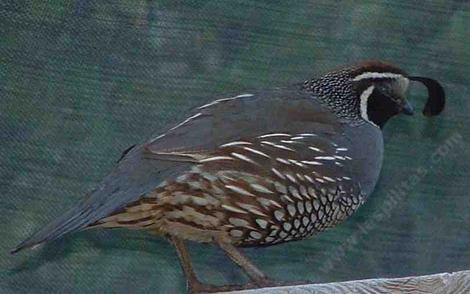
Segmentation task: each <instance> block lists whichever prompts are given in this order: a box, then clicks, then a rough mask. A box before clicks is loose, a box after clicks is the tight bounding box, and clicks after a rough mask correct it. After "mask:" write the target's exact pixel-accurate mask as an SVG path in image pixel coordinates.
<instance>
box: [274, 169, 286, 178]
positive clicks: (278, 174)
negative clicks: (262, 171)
mask: <svg viewBox="0 0 470 294" xmlns="http://www.w3.org/2000/svg"><path fill="white" fill-rule="evenodd" d="M271 171H272V172H273V173H275V174H276V176H278V177H279V178H281V179H283V180H285V179H286V177H285V176H284V175H283V174H281V173H280V172H279V171H278V170H277V169H275V168H274V167H273V168H271Z"/></svg>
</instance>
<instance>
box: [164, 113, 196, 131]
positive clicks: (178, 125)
mask: <svg viewBox="0 0 470 294" xmlns="http://www.w3.org/2000/svg"><path fill="white" fill-rule="evenodd" d="M201 115H202V114H201V113H196V114H195V115H193V116H191V117H188V118H187V119H185V120H184V121H183V122H181V123H179V124H177V125H176V126H174V127H172V128H171V129H170V131H173V130H174V129H176V128H179V127H181V126H182V125H184V124H186V123H187V122H189V121H190V120H192V119H195V118H196V117H198V116H201Z"/></svg>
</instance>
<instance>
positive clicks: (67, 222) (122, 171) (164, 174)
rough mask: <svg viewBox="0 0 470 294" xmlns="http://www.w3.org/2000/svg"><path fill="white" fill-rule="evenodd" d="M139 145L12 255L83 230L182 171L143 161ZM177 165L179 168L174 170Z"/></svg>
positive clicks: (165, 164) (173, 167) (182, 165)
mask: <svg viewBox="0 0 470 294" xmlns="http://www.w3.org/2000/svg"><path fill="white" fill-rule="evenodd" d="M141 155H142V146H136V147H135V148H132V149H131V150H130V152H129V153H128V154H126V155H125V157H124V158H123V159H122V160H120V162H119V164H118V165H117V166H116V168H115V169H114V170H113V171H112V172H111V173H110V174H109V175H108V176H107V177H105V178H104V179H103V181H102V182H101V184H99V185H98V187H97V188H96V189H95V190H94V191H92V192H91V193H90V194H89V195H88V197H86V198H85V199H83V200H82V201H81V202H80V203H79V204H78V205H76V206H75V207H74V208H72V209H70V210H69V211H67V212H66V213H65V214H63V215H62V216H60V217H59V218H57V219H56V220H54V221H52V222H51V223H49V224H48V225H46V226H45V227H44V228H42V229H41V230H39V231H38V232H36V233H34V234H33V235H32V236H30V237H29V238H28V239H26V240H24V241H23V242H21V243H20V244H19V245H18V246H16V247H15V248H14V249H13V250H11V253H12V254H15V253H17V252H19V251H21V250H23V249H25V248H30V247H33V246H35V245H38V244H41V243H44V242H48V241H52V240H55V239H58V238H60V237H62V236H63V235H65V234H68V233H71V232H75V231H78V230H81V229H84V228H86V227H87V226H89V225H91V224H93V223H95V222H97V221H98V220H100V219H102V218H104V217H106V216H108V215H109V214H111V213H113V212H114V211H116V210H118V209H120V208H122V207H124V206H125V205H126V204H128V203H130V202H133V201H135V200H137V199H139V198H140V197H141V195H144V194H146V193H148V192H149V191H151V190H152V189H154V188H155V187H156V186H157V185H158V184H159V182H160V179H162V178H168V177H171V176H173V175H175V174H178V172H179V171H181V170H182V169H185V168H186V167H185V164H183V163H181V164H178V165H175V163H171V164H170V163H167V162H162V161H156V160H149V159H144V158H143V157H142V156H141ZM178 166H179V167H180V168H178Z"/></svg>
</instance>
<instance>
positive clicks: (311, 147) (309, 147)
mask: <svg viewBox="0 0 470 294" xmlns="http://www.w3.org/2000/svg"><path fill="white" fill-rule="evenodd" d="M308 149H310V150H313V151H316V152H323V150H321V149H320V148H317V147H313V146H308Z"/></svg>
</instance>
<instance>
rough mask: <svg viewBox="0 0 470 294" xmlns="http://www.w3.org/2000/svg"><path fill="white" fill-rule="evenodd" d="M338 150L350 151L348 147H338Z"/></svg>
mask: <svg viewBox="0 0 470 294" xmlns="http://www.w3.org/2000/svg"><path fill="white" fill-rule="evenodd" d="M336 150H338V151H348V148H336Z"/></svg>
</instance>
